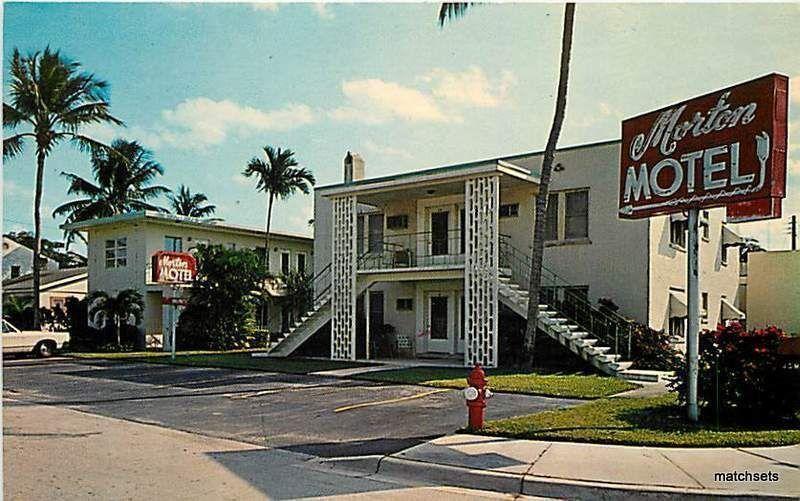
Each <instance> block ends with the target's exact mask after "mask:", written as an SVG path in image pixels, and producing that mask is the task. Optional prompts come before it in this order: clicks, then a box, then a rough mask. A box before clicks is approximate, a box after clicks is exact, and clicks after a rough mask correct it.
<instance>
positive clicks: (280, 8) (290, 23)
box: [2, 3, 800, 250]
mask: <svg viewBox="0 0 800 501" xmlns="http://www.w3.org/2000/svg"><path fill="white" fill-rule="evenodd" d="M562 9H563V7H562V6H560V5H557V4H504V5H497V4H495V5H479V6H476V7H474V8H473V9H471V11H470V12H468V14H467V15H466V16H465V17H464V18H462V19H459V20H457V21H455V22H453V23H451V24H449V25H447V26H445V27H444V28H440V27H439V26H438V24H437V22H436V21H437V10H438V5H437V4H433V3H427V4H353V3H351V4H275V3H267V4H244V3H243V4H120V3H116V4H110V3H109V4H87V3H83V4H68V3H67V4H50V3H38V4H37V3H6V4H5V6H4V11H3V23H4V24H3V57H4V61H3V64H4V73H3V76H4V93H5V91H6V90H7V83H8V74H7V61H8V60H9V57H10V55H11V53H12V51H13V50H14V48H19V49H20V51H22V52H23V53H27V52H31V51H35V50H41V49H43V48H44V47H45V46H47V45H49V46H50V47H52V48H56V49H59V50H61V52H62V53H63V54H64V55H66V56H68V57H69V58H71V59H73V60H76V61H79V62H80V63H82V64H83V66H84V67H85V69H87V70H88V71H91V72H93V73H95V74H96V75H97V76H98V77H100V78H102V79H104V80H106V81H108V83H109V84H110V102H111V110H112V113H113V114H114V115H115V116H117V117H119V118H120V119H122V120H123V121H124V122H125V125H126V127H125V128H112V127H109V126H95V127H92V128H91V129H90V130H88V131H86V132H87V134H91V135H93V137H95V138H97V139H100V140H103V141H111V140H112V139H113V138H117V137H124V138H127V139H135V140H137V141H139V142H141V143H142V144H143V145H145V146H146V147H147V148H148V149H150V150H152V152H153V154H154V156H155V159H156V160H157V161H158V162H159V163H161V164H162V165H163V166H164V168H165V175H164V176H163V177H162V178H161V179H160V181H159V184H163V185H166V186H168V187H170V188H173V189H175V188H177V186H178V185H180V184H186V185H188V186H189V187H190V188H191V189H192V190H193V191H199V192H203V193H205V194H206V195H207V196H208V197H209V199H210V201H211V203H213V204H215V205H216V206H217V216H219V217H222V218H224V219H225V220H226V221H228V222H231V223H235V224H241V225H246V226H253V227H263V224H264V215H265V212H266V211H265V207H266V197H265V196H264V195H263V194H262V193H258V192H257V191H256V190H255V181H254V180H250V179H247V178H245V177H243V176H242V174H241V172H242V170H243V169H244V167H245V165H246V164H247V162H248V160H249V159H251V158H253V157H254V156H263V151H262V148H263V147H264V145H273V146H280V147H282V148H290V149H292V150H293V151H295V152H296V155H295V156H296V159H297V160H298V162H299V163H300V165H301V166H303V167H306V168H308V169H310V170H311V171H313V173H314V174H315V176H316V178H317V185H318V186H324V185H328V184H333V183H338V182H341V180H342V159H343V158H344V156H345V154H346V152H347V151H348V150H351V151H356V152H359V153H360V154H361V155H362V156H363V157H364V159H365V160H366V171H367V176H368V177H373V176H378V175H386V174H394V173H400V172H406V171H411V170H418V169H422V168H427V167H434V166H437V165H447V164H453V163H459V162H467V161H472V160H477V159H481V158H489V157H496V156H502V155H511V154H515V153H520V152H527V151H537V150H540V149H542V148H543V146H544V144H545V142H546V139H547V133H548V131H549V126H550V121H551V119H552V110H553V94H554V89H555V85H556V77H557V65H558V54H559V45H560V37H561V23H562V15H563V12H562ZM575 23H576V24H575V33H574V44H573V55H572V62H571V74H570V80H569V95H568V107H567V116H566V121H565V124H564V129H563V132H562V136H561V140H560V142H559V145H560V146H568V145H576V144H585V143H591V142H597V141H604V140H609V139H618V138H619V135H620V121H621V120H622V119H624V118H626V117H630V116H635V115H638V114H641V113H643V112H646V111H649V110H652V109H657V108H660V107H662V106H666V105H668V104H670V103H673V102H676V101H680V100H683V99H686V98H688V97H692V96H695V95H698V94H704V93H707V92H710V91H713V90H715V89H718V88H721V87H725V86H728V85H732V84H735V83H737V82H741V81H745V80H749V79H752V78H754V77H757V76H760V75H763V74H766V73H771V72H779V73H783V74H786V75H788V76H790V77H791V78H793V80H792V84H791V86H792V90H791V92H790V95H791V98H790V99H791V104H790V138H789V139H790V152H789V166H788V169H789V173H788V185H787V198H786V199H785V200H784V209H783V210H784V215H785V216H787V217H786V218H784V219H782V220H774V221H770V222H760V223H747V224H743V225H740V227H739V231H740V232H742V233H745V234H747V235H752V236H755V237H756V238H759V239H760V240H761V242H762V243H763V244H765V246H767V247H768V248H772V249H782V248H788V247H787V246H788V236H787V235H786V232H785V228H786V227H787V221H788V219H787V218H788V215H790V214H797V213H800V125H798V124H800V111H798V110H800V106H798V105H800V58H798V57H797V54H799V53H800V37H798V36H797V34H798V29H797V27H798V26H800V6H799V5H780V4H750V5H745V4H729V5H726V4H675V5H653V4H649V5H647V4H645V5H642V4H640V5H629V4H618V5H615V4H602V5H600V4H579V5H578V6H577V9H576V17H575ZM794 77H797V78H796V79H794ZM31 151H32V148H31V147H28V148H27V150H26V153H25V154H23V155H21V156H19V157H17V158H15V159H13V160H11V161H8V162H6V163H5V164H4V166H3V170H2V171H3V195H4V196H3V207H4V214H3V223H4V231H18V230H23V229H31V228H32V226H33V223H32V198H33V197H32V192H33V186H34V170H35V161H34V158H33V155H31ZM608 168H609V169H618V166H617V165H609V166H608ZM62 172H71V173H76V174H79V175H82V176H87V177H88V176H90V167H89V161H88V157H87V155H85V154H83V153H80V152H78V151H76V150H74V149H73V148H72V147H71V146H69V145H62V146H59V147H58V149H57V150H56V151H54V152H53V154H52V155H51V156H50V157H49V158H48V161H47V164H46V174H45V186H44V201H43V214H44V219H43V225H44V226H43V228H44V234H45V237H47V238H51V239H59V238H60V237H61V231H60V230H59V228H58V226H59V224H61V223H62V222H63V220H60V219H54V218H53V217H52V211H53V209H54V208H55V207H57V206H58V205H60V204H62V203H64V202H66V201H68V200H70V199H72V197H71V196H69V195H67V193H66V190H67V180H66V179H65V178H64V177H63V176H61V175H60V174H61V173H62ZM160 203H161V205H164V206H165V205H166V200H161V201H160ZM312 217H313V197H312V196H310V195H309V196H305V195H302V194H298V195H295V196H293V197H291V198H290V199H288V200H285V201H281V202H280V203H279V204H278V205H277V207H276V209H275V215H274V218H273V228H274V229H275V230H284V231H291V232H295V233H302V234H307V235H310V234H311V233H312V229H311V228H310V227H309V226H308V220H309V219H310V218H312ZM78 250H80V249H78Z"/></svg>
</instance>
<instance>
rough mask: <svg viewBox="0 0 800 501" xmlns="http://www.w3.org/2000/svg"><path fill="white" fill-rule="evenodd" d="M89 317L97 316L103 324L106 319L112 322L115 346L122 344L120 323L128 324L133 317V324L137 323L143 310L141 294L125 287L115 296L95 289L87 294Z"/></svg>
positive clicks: (140, 319)
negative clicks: (115, 336) (115, 338)
mask: <svg viewBox="0 0 800 501" xmlns="http://www.w3.org/2000/svg"><path fill="white" fill-rule="evenodd" d="M89 304H90V307H89V315H90V318H92V319H95V318H97V319H98V320H100V321H101V322H102V323H103V324H105V323H106V322H108V321H111V322H113V323H114V330H115V332H116V335H117V347H120V346H122V325H123V324H125V325H128V321H129V320H130V318H131V317H133V319H134V322H133V325H139V323H140V322H141V321H142V314H143V312H144V300H143V299H142V294H141V293H140V292H139V291H137V290H135V289H125V290H122V291H120V292H119V293H118V294H117V295H116V296H110V295H108V294H107V293H106V292H104V291H95V292H93V293H92V294H91V295H90V296H89Z"/></svg>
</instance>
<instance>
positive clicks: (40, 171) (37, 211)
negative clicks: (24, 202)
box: [33, 148, 45, 330]
mask: <svg viewBox="0 0 800 501" xmlns="http://www.w3.org/2000/svg"><path fill="white" fill-rule="evenodd" d="M44 158H45V153H44V151H43V150H42V148H39V149H38V151H37V152H36V191H35V193H34V196H33V328H34V329H35V330H39V329H40V328H41V314H40V312H39V306H40V305H39V290H40V289H41V286H42V272H41V269H40V268H39V259H40V258H41V254H42V187H43V186H42V185H43V184H44Z"/></svg>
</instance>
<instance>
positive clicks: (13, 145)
mask: <svg viewBox="0 0 800 501" xmlns="http://www.w3.org/2000/svg"><path fill="white" fill-rule="evenodd" d="M28 136H33V134H30V133H27V132H25V133H22V134H15V135H13V136H11V137H7V138H5V139H3V159H4V160H7V159H9V158H14V157H15V156H17V155H19V154H20V153H22V147H23V146H24V144H25V141H24V139H25V137H28Z"/></svg>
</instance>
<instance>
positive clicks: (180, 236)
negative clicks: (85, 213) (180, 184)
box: [62, 211, 313, 351]
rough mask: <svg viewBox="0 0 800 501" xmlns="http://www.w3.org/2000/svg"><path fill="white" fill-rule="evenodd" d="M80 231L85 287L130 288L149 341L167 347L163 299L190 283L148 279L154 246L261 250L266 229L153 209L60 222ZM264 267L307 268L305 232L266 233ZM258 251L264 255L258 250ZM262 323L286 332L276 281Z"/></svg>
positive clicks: (170, 316) (309, 255) (171, 311)
mask: <svg viewBox="0 0 800 501" xmlns="http://www.w3.org/2000/svg"><path fill="white" fill-rule="evenodd" d="M62 228H63V229H74V230H79V231H81V232H84V233H85V234H86V236H87V237H88V245H87V253H88V274H89V279H88V290H89V293H91V292H94V291H105V292H107V293H108V294H110V295H116V294H117V293H118V292H119V291H121V290H123V289H135V290H137V291H139V292H140V293H141V294H142V297H143V298H144V302H145V310H144V318H143V321H142V324H141V325H140V329H141V330H143V331H144V334H145V339H146V342H147V345H148V346H161V347H163V348H164V350H167V351H168V350H170V349H171V346H170V344H169V342H170V336H169V333H170V332H172V331H171V329H172V326H173V324H174V323H176V322H177V319H178V313H177V311H176V310H177V309H176V308H175V307H174V306H171V305H168V304H163V301H164V299H165V298H170V297H174V296H176V295H177V296H182V297H187V296H188V290H187V288H188V287H190V286H189V285H181V286H178V287H177V288H176V287H175V286H172V285H165V284H159V283H156V282H154V281H153V276H152V275H153V274H152V257H153V255H155V254H156V253H157V252H159V251H168V252H191V251H192V250H193V249H195V248H196V247H197V246H199V245H222V246H225V247H227V248H230V249H243V248H248V249H256V250H259V251H260V252H262V253H263V249H264V240H265V236H266V233H265V232H264V231H263V230H259V229H254V228H245V227H242V226H235V225H231V224H227V223H222V222H215V221H209V220H202V219H196V218H190V217H184V216H176V215H173V214H164V213H160V212H153V211H141V212H133V213H129V214H123V215H119V216H113V217H106V218H100V219H93V220H88V221H81V222H76V223H72V224H67V225H64V226H62ZM270 247H271V248H270V254H269V267H270V272H271V273H272V274H273V275H274V276H280V275H284V274H287V273H289V272H290V271H296V270H299V271H303V272H306V273H311V271H312V264H311V263H312V259H313V246H312V240H311V239H310V238H308V237H304V236H300V235H293V234H289V233H279V232H270ZM262 255H263V254H262ZM268 291H269V293H270V295H271V297H270V299H269V300H268V301H267V312H266V315H265V317H266V318H267V320H266V321H265V327H266V328H267V329H269V330H270V332H273V333H280V332H287V331H288V330H289V328H290V322H291V319H290V314H289V312H288V311H286V310H284V308H283V306H282V305H280V304H279V301H278V300H279V299H280V296H281V295H282V291H281V288H280V286H279V285H277V286H274V287H268Z"/></svg>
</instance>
